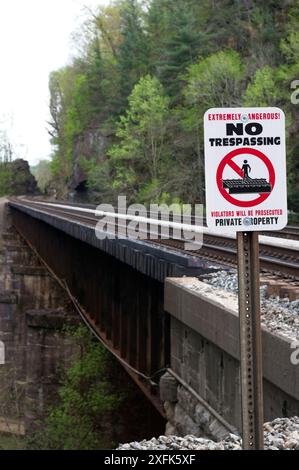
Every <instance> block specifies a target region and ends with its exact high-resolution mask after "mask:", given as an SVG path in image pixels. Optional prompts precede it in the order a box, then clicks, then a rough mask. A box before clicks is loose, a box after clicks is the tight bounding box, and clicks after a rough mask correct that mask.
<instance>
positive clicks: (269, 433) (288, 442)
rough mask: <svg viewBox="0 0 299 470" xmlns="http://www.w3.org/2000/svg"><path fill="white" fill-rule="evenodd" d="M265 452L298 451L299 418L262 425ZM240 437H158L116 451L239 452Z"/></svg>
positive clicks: (230, 435)
mask: <svg viewBox="0 0 299 470" xmlns="http://www.w3.org/2000/svg"><path fill="white" fill-rule="evenodd" d="M264 439H265V449H266V450H299V417H297V416H296V417H293V418H276V419H275V420H274V421H272V422H270V423H265V424H264ZM241 448H242V441H241V437H240V436H237V435H235V434H229V435H228V436H227V438H226V439H224V440H222V441H220V442H215V441H211V440H209V439H204V438H198V437H194V436H185V437H177V436H160V437H158V438H153V439H151V440H149V441H146V440H144V441H141V442H131V443H129V444H121V445H120V446H119V447H118V450H241Z"/></svg>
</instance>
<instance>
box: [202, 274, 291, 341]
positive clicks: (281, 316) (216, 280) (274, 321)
mask: <svg viewBox="0 0 299 470" xmlns="http://www.w3.org/2000/svg"><path fill="white" fill-rule="evenodd" d="M201 280H202V281H203V282H206V283H207V284H209V285H212V286H214V287H216V288H217V289H223V290H225V291H228V292H231V293H233V294H236V295H237V294H238V277H237V273H236V271H234V270H232V271H230V272H227V271H218V272H216V273H211V274H208V275H206V276H205V277H204V278H203V279H201ZM266 291H267V287H266V286H262V287H261V315H262V323H263V325H264V326H265V327H266V328H268V330H270V331H272V332H273V333H276V334H279V335H282V336H285V337H287V338H289V339H291V340H292V341H294V340H296V339H299V300H294V301H290V300H289V299H288V298H284V299H280V298H279V297H270V298H266Z"/></svg>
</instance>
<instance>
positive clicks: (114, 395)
mask: <svg viewBox="0 0 299 470" xmlns="http://www.w3.org/2000/svg"><path fill="white" fill-rule="evenodd" d="M67 334H68V335H69V336H70V338H71V340H72V341H74V342H76V343H77V344H78V346H79V351H80V352H79V353H78V355H77V357H75V358H74V360H73V362H72V364H71V366H70V367H69V369H67V370H66V371H64V377H63V379H62V385H61V387H60V389H59V402H58V403H56V404H55V407H53V408H52V409H51V410H50V412H49V416H48V418H47V419H46V421H45V428H44V429H42V430H40V431H38V432H37V433H36V434H35V435H34V436H33V437H31V439H30V440H29V443H28V447H29V448H38V449H58V450H59V449H61V450H84V449H88V450H92V449H101V448H106V447H107V446H109V445H111V443H109V442H107V439H106V437H105V415H106V414H107V413H110V412H112V411H116V410H117V408H118V407H119V406H120V404H121V402H122V400H123V399H124V395H123V394H121V393H119V392H117V391H116V390H114V389H113V386H112V385H111V382H110V380H109V374H110V371H111V367H112V362H113V361H111V357H110V355H109V354H108V353H107V351H106V350H105V349H104V348H103V347H102V346H101V345H100V344H99V342H98V341H97V340H95V339H93V337H92V335H91V333H89V331H88V330H87V329H86V328H85V327H79V328H78V329H77V330H74V331H72V330H69V331H67Z"/></svg>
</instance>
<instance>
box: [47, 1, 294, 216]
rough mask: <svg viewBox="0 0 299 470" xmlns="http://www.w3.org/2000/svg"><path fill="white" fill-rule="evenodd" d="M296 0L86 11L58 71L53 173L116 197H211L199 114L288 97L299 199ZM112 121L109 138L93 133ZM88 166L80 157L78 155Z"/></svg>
mask: <svg viewBox="0 0 299 470" xmlns="http://www.w3.org/2000/svg"><path fill="white" fill-rule="evenodd" d="M298 30H299V1H298V0H291V1H290V0H280V1H279V0H269V1H267V2H265V1H262V0H252V1H245V0H242V1H241V0H219V1H215V0H201V1H198V0H188V1H186V0H175V1H174V0H114V1H113V2H111V4H110V5H109V6H108V7H102V8H100V9H99V11H98V13H97V14H96V15H95V16H94V17H93V18H91V19H90V21H89V23H88V34H87V35H86V37H85V42H84V44H85V46H84V47H83V50H82V54H81V56H80V57H79V58H77V59H75V60H74V61H73V63H72V64H70V65H69V66H67V67H65V68H63V69H61V70H58V71H56V72H53V73H52V75H51V79H50V94H51V100H50V110H51V116H52V120H51V129H50V132H51V135H52V142H53V144H54V151H53V162H52V166H51V167H52V173H53V174H54V176H55V183H56V185H57V186H59V187H60V188H62V189H63V188H64V192H66V191H67V185H68V184H69V182H70V180H71V178H72V174H73V168H77V166H78V161H79V159H81V162H84V161H85V163H86V162H88V161H89V162H90V164H87V167H86V165H85V167H84V168H85V170H84V171H85V173H86V179H87V186H88V188H89V189H90V191H91V192H92V194H93V195H94V196H95V197H96V198H101V199H102V200H103V201H104V202H112V201H114V200H115V198H116V196H117V195H118V194H119V193H123V192H126V194H127V196H128V198H129V199H131V200H132V201H141V202H147V201H149V200H154V201H157V200H160V198H161V197H162V194H163V193H166V194H167V195H169V197H170V200H171V199H172V198H179V199H180V200H186V201H188V202H192V201H193V202H194V201H197V202H198V201H200V202H203V199H204V170H203V160H204V154H203V129H202V124H203V114H204V112H205V111H206V110H207V109H208V108H209V107H214V106H217V107H221V106H224V107H226V106H241V105H246V106H266V105H271V106H275V105H278V106H281V107H282V108H283V109H284V111H285V112H286V115H287V130H288V180H289V202H290V207H291V208H292V209H294V210H295V209H296V210H298V209H299V207H298V198H297V195H296V194H297V192H298V186H299V183H298V174H299V171H298V129H297V124H296V123H297V122H299V111H297V108H298V106H297V107H296V106H294V105H292V104H291V103H290V94H291V91H290V83H291V81H292V80H295V79H298V77H299V35H298ZM108 127H109V132H108V135H109V139H110V142H111V148H110V149H108V151H106V150H105V151H104V153H105V154H103V153H101V152H102V150H100V149H99V151H98V152H97V151H96V149H95V148H94V146H93V143H92V140H93V139H92V135H96V133H97V132H98V131H99V129H100V130H101V131H104V129H107V128H108ZM82 165H83V166H84V163H82Z"/></svg>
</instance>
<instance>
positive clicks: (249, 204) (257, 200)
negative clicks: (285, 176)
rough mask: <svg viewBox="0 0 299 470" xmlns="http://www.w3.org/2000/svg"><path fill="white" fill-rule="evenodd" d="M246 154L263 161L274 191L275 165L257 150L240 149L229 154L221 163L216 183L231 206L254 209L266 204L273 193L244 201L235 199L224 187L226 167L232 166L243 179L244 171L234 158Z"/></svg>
mask: <svg viewBox="0 0 299 470" xmlns="http://www.w3.org/2000/svg"><path fill="white" fill-rule="evenodd" d="M244 154H249V155H253V156H254V157H257V158H259V159H260V160H262V162H263V163H264V164H265V165H266V167H267V169H268V173H269V183H270V185H271V188H272V191H273V188H274V185H275V171H274V168H273V165H272V163H271V162H270V160H269V158H268V157H266V155H265V154H264V153H262V152H260V151H259V150H256V149H252V148H240V149H236V150H232V151H231V152H230V153H228V154H227V155H226V156H225V157H224V158H223V160H222V161H221V162H220V165H219V167H218V169H217V173H216V181H217V186H218V189H219V191H220V193H221V194H222V196H223V197H224V199H226V200H227V201H228V202H230V203H231V204H233V205H234V206H237V207H252V206H257V205H259V204H261V203H262V202H264V201H265V200H266V199H267V198H268V197H269V196H270V194H271V193H264V194H260V195H259V196H258V197H257V198H255V199H253V200H251V201H242V200H240V199H236V198H235V197H233V196H231V195H230V194H229V193H228V192H227V191H226V190H225V189H224V188H223V186H222V180H223V172H224V169H225V167H226V165H228V166H230V167H231V168H232V169H233V170H234V171H235V172H236V173H237V174H238V175H239V176H240V177H241V178H243V171H242V170H241V168H240V167H239V166H238V165H237V164H236V163H235V162H234V160H233V158H234V157H237V156H238V155H244ZM272 191H271V192H272Z"/></svg>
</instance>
